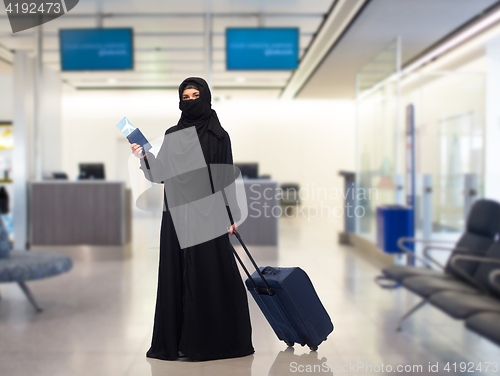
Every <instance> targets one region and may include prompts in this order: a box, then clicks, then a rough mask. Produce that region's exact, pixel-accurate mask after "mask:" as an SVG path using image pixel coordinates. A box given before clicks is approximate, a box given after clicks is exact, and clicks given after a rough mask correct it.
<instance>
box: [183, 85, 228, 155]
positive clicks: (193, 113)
mask: <svg viewBox="0 0 500 376" xmlns="http://www.w3.org/2000/svg"><path fill="white" fill-rule="evenodd" d="M188 85H194V86H196V87H197V88H198V90H199V92H200V97H199V98H196V99H190V100H185V101H183V100H182V93H183V92H184V90H185V88H186V87H187V86H188ZM211 102H212V94H211V93H210V89H209V87H208V84H207V82H206V81H205V80H204V79H203V78H200V77H189V78H186V79H185V80H184V81H183V82H182V83H181V84H180V86H179V109H180V110H181V111H182V115H181V118H180V119H179V122H178V123H177V126H178V127H179V128H180V129H185V128H188V127H193V126H194V127H196V132H197V133H198V138H199V140H200V145H201V149H202V151H203V156H204V157H205V161H206V163H207V164H210V163H211V162H212V161H213V158H214V156H215V153H216V152H217V148H218V146H219V143H218V139H222V138H223V137H224V135H225V133H224V129H223V128H222V126H221V125H220V122H219V118H218V117H217V113H216V112H215V111H214V110H213V109H212V103H211Z"/></svg>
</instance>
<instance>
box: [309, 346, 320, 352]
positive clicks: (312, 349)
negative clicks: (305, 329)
mask: <svg viewBox="0 0 500 376" xmlns="http://www.w3.org/2000/svg"><path fill="white" fill-rule="evenodd" d="M309 348H310V349H311V351H316V350H318V346H309Z"/></svg>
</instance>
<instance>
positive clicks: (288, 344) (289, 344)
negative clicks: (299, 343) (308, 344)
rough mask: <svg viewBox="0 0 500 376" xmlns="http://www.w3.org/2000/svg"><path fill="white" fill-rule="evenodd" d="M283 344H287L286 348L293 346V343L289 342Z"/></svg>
mask: <svg viewBox="0 0 500 376" xmlns="http://www.w3.org/2000/svg"><path fill="white" fill-rule="evenodd" d="M285 343H286V344H287V346H288V347H293V345H294V344H295V342H290V341H285Z"/></svg>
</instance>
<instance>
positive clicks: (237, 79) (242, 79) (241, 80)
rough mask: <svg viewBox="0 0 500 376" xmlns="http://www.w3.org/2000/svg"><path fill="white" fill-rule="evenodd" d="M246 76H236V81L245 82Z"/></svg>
mask: <svg viewBox="0 0 500 376" xmlns="http://www.w3.org/2000/svg"><path fill="white" fill-rule="evenodd" d="M245 81H246V78H245V77H236V82H245Z"/></svg>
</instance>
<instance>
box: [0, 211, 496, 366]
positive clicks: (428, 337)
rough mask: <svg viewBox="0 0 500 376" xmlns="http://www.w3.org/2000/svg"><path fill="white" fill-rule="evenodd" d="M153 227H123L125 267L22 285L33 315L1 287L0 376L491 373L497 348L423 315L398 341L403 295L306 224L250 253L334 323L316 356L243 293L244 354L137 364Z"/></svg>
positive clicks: (76, 271) (316, 224) (434, 314)
mask: <svg viewBox="0 0 500 376" xmlns="http://www.w3.org/2000/svg"><path fill="white" fill-rule="evenodd" d="M159 221H160V220H159V218H152V217H140V218H136V219H134V227H133V228H134V243H133V247H132V256H131V257H130V258H128V259H127V260H125V261H120V260H115V261H113V260H109V259H108V260H106V261H95V260H94V261H83V260H82V261H75V265H74V268H73V270H72V271H71V272H70V273H67V274H65V275H62V276H59V277H56V278H51V279H47V280H41V281H36V282H32V283H30V284H29V286H30V287H31V289H32V291H33V293H34V294H35V296H36V298H37V299H38V302H39V304H40V305H41V306H42V307H43V308H44V312H43V313H41V314H36V313H35V312H34V311H33V309H32V307H31V306H30V305H29V303H28V302H27V301H26V299H25V298H24V296H23V295H22V293H21V291H20V290H19V289H18V287H17V286H16V285H13V284H7V285H0V291H1V295H2V298H1V300H0V374H1V375H2V376H27V375H36V376H59V375H61V376H62V375H64V376H80V375H82V376H83V375H85V376H101V375H103V376H104V375H105V376H115V375H116V376H118V375H120V376H122V375H125V376H147V375H152V376H160V375H175V376H181V375H214V376H215V375H217V376H226V375H227V376H229V375H230V376H240V375H245V376H251V375H252V376H264V375H273V376H276V375H292V374H293V375H295V374H308V375H311V374H316V375H333V374H335V375H374V374H384V373H392V374H408V375H411V374H415V375H427V374H433V375H436V374H443V375H450V374H457V373H460V372H459V371H460V366H461V365H462V367H463V366H464V365H465V363H463V364H461V362H466V363H467V369H470V366H471V365H472V364H473V365H474V367H475V368H476V367H477V366H478V365H479V364H480V363H481V362H482V363H481V365H482V372H479V371H478V370H475V372H474V373H478V374H481V375H493V374H498V373H499V372H498V370H497V372H492V370H493V368H492V366H491V365H490V369H489V371H488V372H485V368H486V363H484V362H499V363H500V348H499V347H497V346H495V345H493V344H491V343H490V342H488V341H487V340H485V339H482V338H481V337H479V336H477V335H475V334H474V333H472V332H470V331H469V330H467V329H465V328H464V326H463V322H461V321H455V320H453V319H451V318H449V317H448V316H446V315H445V314H442V313H441V312H440V311H438V310H437V309H435V308H433V307H431V306H428V307H424V308H423V309H422V310H420V311H419V312H417V313H416V314H415V315H414V316H413V317H411V318H410V319H409V320H408V321H407V322H406V323H405V325H404V330H403V332H399V333H398V332H396V331H395V326H396V320H397V319H398V318H399V317H400V316H401V314H402V313H404V312H405V311H406V310H408V309H409V308H410V307H411V306H413V305H414V304H416V303H417V302H418V301H419V299H418V298H417V297H415V296H413V295H412V294H411V293H409V292H407V291H405V290H402V289H399V290H397V291H387V290H382V289H380V288H379V287H378V286H376V285H375V283H374V282H373V278H374V277H375V276H376V275H377V274H378V273H379V270H380V266H379V265H377V264H376V263H374V262H373V261H371V260H369V259H366V256H364V254H363V253H361V252H360V251H358V250H356V249H354V248H352V247H346V246H339V245H338V244H337V232H338V230H339V229H340V222H331V221H330V222H329V221H326V220H320V219H314V220H312V219H311V221H308V220H307V218H283V219H282V220H281V222H280V245H279V247H278V248H277V249H276V248H265V247H262V248H256V247H250V248H251V250H253V251H254V254H255V256H256V259H257V261H258V262H259V264H261V265H268V264H271V265H278V266H300V267H302V268H303V269H304V270H306V271H307V273H308V274H309V276H310V278H311V280H312V281H313V283H314V285H315V287H316V290H317V292H318V295H319V296H320V298H321V299H322V301H323V303H324V305H325V307H326V309H327V311H328V312H329V314H330V316H331V318H332V321H333V323H334V325H335V330H334V332H333V333H332V334H331V335H330V337H329V338H328V340H327V341H326V342H324V343H323V344H321V346H320V347H319V350H318V351H317V352H309V351H308V348H307V347H300V346H297V345H296V348H295V349H292V348H288V349H287V347H286V345H285V344H284V343H283V342H280V341H279V340H278V339H277V338H276V336H275V335H274V332H273V331H272V330H271V327H270V326H269V324H268V323H267V321H266V320H265V318H264V316H263V315H262V314H261V312H260V311H259V309H258V308H257V305H256V304H255V302H254V301H253V298H252V297H251V296H250V295H249V302H250V310H251V317H252V326H253V342H254V347H255V349H256V352H255V354H254V355H252V356H249V357H245V358H238V359H228V360H218V361H211V362H191V361H188V360H178V361H173V362H164V361H158V360H151V359H147V358H146V357H145V353H146V351H147V349H148V348H149V343H150V340H151V331H152V323H153V313H154V304H155V297H156V282H157V280H156V278H157V267H158V243H159V239H158V238H159V224H160V222H159ZM454 362H456V365H453V363H454ZM469 362H470V363H469ZM447 363H449V365H448V370H446V365H447ZM398 366H400V367H399V368H398ZM401 366H403V368H401ZM405 366H406V371H405V368H404V367H405ZM430 366H431V367H432V368H431V370H430V369H429V367H430ZM436 366H437V367H436ZM499 366H500V364H499ZM389 367H391V368H389ZM420 367H421V368H420ZM454 367H457V372H454ZM434 371H437V372H434ZM468 373H470V372H468Z"/></svg>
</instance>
